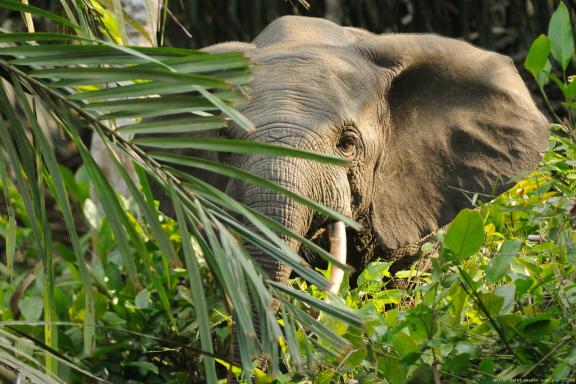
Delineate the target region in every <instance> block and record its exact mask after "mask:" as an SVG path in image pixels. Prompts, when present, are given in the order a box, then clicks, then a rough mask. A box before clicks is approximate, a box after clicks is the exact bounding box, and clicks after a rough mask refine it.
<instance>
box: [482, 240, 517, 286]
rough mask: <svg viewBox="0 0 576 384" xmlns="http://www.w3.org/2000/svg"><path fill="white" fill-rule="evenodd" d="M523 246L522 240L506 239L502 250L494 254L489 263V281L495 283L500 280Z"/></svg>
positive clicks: (487, 269)
mask: <svg viewBox="0 0 576 384" xmlns="http://www.w3.org/2000/svg"><path fill="white" fill-rule="evenodd" d="M521 247H522V241H520V240H515V239H512V240H506V241H505V242H504V243H503V244H502V246H501V247H500V250H499V251H498V253H497V254H496V256H494V257H493V258H492V259H491V260H490V262H489V263H488V267H487V268H486V278H487V280H488V282H490V283H495V282H497V281H498V280H500V279H501V278H502V277H503V276H504V275H505V274H506V272H508V268H509V266H510V263H511V262H512V259H513V258H514V256H516V254H517V253H518V251H519V250H520V248H521Z"/></svg>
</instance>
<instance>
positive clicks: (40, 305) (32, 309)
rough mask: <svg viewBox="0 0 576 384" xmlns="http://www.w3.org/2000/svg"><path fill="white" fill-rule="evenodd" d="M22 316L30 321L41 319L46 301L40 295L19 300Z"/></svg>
mask: <svg viewBox="0 0 576 384" xmlns="http://www.w3.org/2000/svg"><path fill="white" fill-rule="evenodd" d="M18 308H20V311H21V312H22V316H24V318H25V319H26V320H28V321H37V320H40V317H41V316H42V311H43V310H44V301H43V300H42V298H40V297H38V296H32V297H25V298H23V299H22V300H20V301H19V302H18Z"/></svg>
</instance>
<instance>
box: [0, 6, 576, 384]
mask: <svg viewBox="0 0 576 384" xmlns="http://www.w3.org/2000/svg"><path fill="white" fill-rule="evenodd" d="M2 4H9V6H11V7H13V8H14V9H19V10H20V9H22V10H26V11H29V12H32V13H33V12H37V13H38V14H41V13H39V11H37V10H36V9H35V8H33V7H26V6H24V5H22V4H20V3H14V2H11V1H10V0H3V1H2ZM74 4H75V5H74V6H75V7H76V6H79V5H78V3H74ZM104 11H106V10H104ZM104 11H102V12H104ZM75 12H78V10H77V9H76V10H75ZM103 14H104V13H103ZM105 14H106V15H107V17H108V18H110V17H112V16H111V13H110V11H109V10H108V13H105ZM53 16H54V17H53ZM53 16H50V17H51V18H52V20H55V21H58V19H57V16H56V15H53ZM77 16H79V17H78V20H79V21H78V23H76V22H75V23H71V24H72V27H74V26H75V25H76V24H81V26H80V28H79V29H76V30H75V33H77V34H78V35H79V36H77V35H74V34H72V35H63V34H54V33H49V34H43V33H37V34H27V33H26V34H23V33H14V34H2V35H0V41H1V42H3V43H9V44H7V45H6V46H3V47H2V48H1V50H0V66H1V68H2V69H3V71H2V73H1V76H2V77H3V78H4V80H5V81H6V82H9V83H11V84H12V85H13V87H14V89H15V91H14V92H15V97H13V96H9V95H8V91H7V89H5V87H4V86H3V87H2V88H1V90H2V91H1V92H0V109H1V110H2V113H3V116H5V117H6V119H5V120H1V121H0V148H1V149H2V161H3V163H2V165H3V166H2V167H0V181H1V185H2V191H3V194H4V197H5V200H6V202H7V211H6V212H5V213H3V214H2V215H0V233H1V234H2V236H3V237H4V238H5V239H6V245H5V247H6V263H5V264H2V263H0V275H1V276H3V277H6V279H0V368H1V367H5V366H8V367H9V368H11V369H12V370H13V371H14V372H20V373H22V374H24V375H26V376H27V377H37V378H38V382H59V381H58V380H62V381H64V382H67V383H81V382H87V381H95V382H98V381H100V382H101V381H103V380H106V381H108V382H114V383H116V382H122V383H181V382H203V381H208V382H215V381H216V374H217V371H218V370H219V371H220V373H221V375H220V376H223V375H224V374H226V370H228V369H229V370H230V374H236V375H240V374H242V370H240V369H239V368H237V367H231V366H230V365H229V364H228V363H227V362H226V359H227V353H228V351H229V350H230V342H231V340H232V337H231V335H232V333H233V331H234V330H235V331H240V336H239V337H240V340H241V344H240V350H241V351H240V353H241V355H242V356H244V357H246V356H248V358H244V359H243V368H244V372H245V373H248V372H250V371H251V368H252V366H251V365H250V361H249V360H250V359H249V358H250V355H251V354H253V353H255V351H260V350H264V351H265V352H266V353H267V354H268V355H270V356H271V367H270V368H271V370H272V372H273V373H274V374H275V375H277V379H276V380H275V381H274V382H276V383H291V382H294V383H300V382H302V383H309V382H313V383H338V382H341V383H348V382H351V381H352V380H357V381H358V382H360V383H383V382H384V383H404V382H414V383H428V382H434V381H435V380H440V381H441V382H443V383H460V382H479V383H490V382H494V381H496V380H498V381H506V380H512V379H520V378H527V379H532V378H535V379H539V380H542V381H544V380H562V379H567V378H571V377H573V376H574V375H575V374H576V368H575V364H576V344H575V343H574V337H573V335H574V334H575V323H576V315H575V311H574V308H575V307H576V284H575V283H574V277H575V276H576V245H575V244H574V241H575V239H576V233H575V230H574V227H575V224H576V223H575V212H576V208H575V204H574V201H575V200H576V196H575V193H574V191H575V187H576V168H575V164H576V144H575V142H574V139H573V138H574V135H573V132H574V130H573V127H572V125H570V123H569V121H570V119H568V120H567V121H563V124H559V125H557V126H556V128H555V129H556V130H555V134H554V135H553V136H552V137H551V139H550V146H549V150H548V151H547V152H546V154H545V157H544V160H543V161H542V164H541V165H540V167H539V169H538V170H537V171H536V172H534V173H532V174H530V175H528V176H527V177H526V178H525V179H524V180H522V181H520V182H519V183H518V184H517V185H516V186H515V187H514V188H512V189H510V190H509V191H508V192H506V193H505V194H503V195H501V196H499V197H498V198H497V199H495V200H494V201H493V202H491V203H489V204H485V205H482V206H480V207H478V208H477V209H476V210H464V211H462V212H461V213H460V214H459V215H458V216H457V217H456V219H455V220H454V222H453V223H452V224H451V226H450V227H449V228H448V230H447V231H446V232H443V231H440V232H439V233H438V234H437V237H438V238H439V239H440V242H441V245H442V250H441V251H440V252H439V254H438V255H436V256H433V257H432V258H431V265H432V266H431V269H430V270H429V271H427V272H422V271H420V270H419V269H418V266H417V265H415V266H414V267H413V268H412V269H411V270H409V271H399V272H396V273H392V272H391V271H390V267H391V262H389V261H385V260H384V261H376V262H374V263H371V264H370V265H369V266H368V267H367V268H366V269H365V270H364V271H363V272H362V273H361V274H360V275H359V277H358V279H357V285H356V286H355V287H350V285H349V284H344V286H343V287H342V289H341V291H340V296H331V297H330V298H329V300H330V301H329V302H326V301H324V299H325V298H326V297H325V296H326V295H325V293H324V292H323V290H322V289H323V288H325V283H326V280H325V278H323V277H322V276H320V275H319V274H318V273H316V272H315V271H313V270H311V269H310V268H307V267H305V266H303V265H302V264H301V263H300V259H299V258H298V255H296V254H294V253H293V252H292V253H291V252H290V251H289V250H287V249H286V248H285V247H284V248H283V243H282V242H281V241H280V240H279V239H278V238H277V237H275V236H274V235H273V233H272V231H275V232H278V233H285V232H283V231H286V230H285V229H283V228H281V227H279V225H278V224H277V223H272V222H270V221H266V219H265V218H261V217H259V216H257V215H256V214H255V213H253V212H250V211H248V210H247V209H246V208H245V207H243V206H241V205H240V204H238V203H236V202H234V201H233V200H231V199H230V198H229V197H227V196H226V195H224V194H222V193H221V192H220V191H218V190H216V189H214V188H212V187H211V186H209V185H205V184H203V183H202V182H201V181H199V180H196V179H194V178H190V177H186V175H184V174H182V173H181V172H180V173H179V172H177V170H176V169H173V168H171V166H168V165H166V166H159V164H158V163H157V160H164V161H167V162H169V163H170V164H174V165H182V164H186V165H191V166H195V167H198V168H201V169H209V170H211V171H213V172H219V173H221V174H224V175H227V176H229V177H238V178H241V179H243V180H245V181H247V182H253V183H261V184H262V183H263V184H262V185H264V184H266V181H264V180H260V179H258V178H255V177H253V176H251V175H247V174H243V173H242V172H241V171H240V170H237V169H231V168H229V167H225V166H223V165H221V164H217V163H208V162H206V161H202V160H200V159H195V158H192V157H189V156H181V155H179V154H175V153H174V152H175V151H176V150H177V149H178V147H179V146H182V142H179V141H176V140H173V139H171V138H161V137H148V138H142V139H139V140H138V141H135V140H125V139H123V138H122V136H119V135H117V133H118V132H119V131H120V132H125V133H138V134H140V135H142V134H158V133H162V132H167V133H170V134H174V133H186V132H195V131H198V130H202V129H218V128H220V127H221V126H222V125H223V124H224V119H223V118H219V117H214V116H196V117H194V118H186V119H182V118H181V117H178V116H175V114H177V113H182V112H192V113H198V112H206V111H208V112H210V111H222V112H223V113H224V114H225V115H227V118H229V119H232V120H234V121H236V123H237V124H238V125H239V126H244V127H245V128H247V129H249V128H250V123H249V122H247V121H245V120H243V117H242V116H241V115H239V114H238V113H237V111H236V110H235V109H234V105H237V103H238V102H241V99H242V98H241V96H240V95H238V94H236V93H234V92H231V91H230V89H234V87H235V86H237V85H239V84H242V83H243V82H244V81H246V79H247V77H248V71H247V69H248V64H247V63H246V62H245V60H244V59H243V58H242V57H241V56H240V55H235V54H220V55H205V54H200V53H198V52H195V51H188V50H179V49H171V48H147V49H142V48H137V47H125V46H119V45H115V44H111V43H109V42H102V41H99V40H98V39H94V38H93V35H97V33H89V32H90V30H89V25H90V23H87V22H86V20H85V17H84V16H87V15H84V14H82V12H80V13H77ZM108 21H109V22H111V21H110V19H108ZM569 21H570V20H569V13H568V11H567V9H566V7H565V6H564V5H563V4H561V5H560V6H559V8H558V10H557V11H556V13H555V14H554V16H553V18H552V21H551V23H550V29H549V33H548V36H545V35H542V36H540V37H539V38H538V39H537V40H536V41H535V42H534V44H533V45H532V47H531V49H530V52H529V54H528V57H527V59H526V62H525V65H526V68H527V69H528V70H529V71H530V73H532V75H533V76H534V77H535V79H536V81H537V82H538V84H539V85H540V88H543V87H544V85H546V84H547V83H548V82H549V80H552V82H553V83H554V84H555V85H557V86H558V87H559V88H560V90H561V91H562V93H563V95H564V96H565V99H566V103H565V104H564V107H565V108H566V113H567V115H568V116H569V117H571V113H572V109H573V108H574V107H576V103H574V98H575V97H576V82H572V81H571V79H570V77H567V76H566V75H565V72H566V71H567V70H568V68H571V67H570V63H571V61H572V59H573V54H574V42H573V40H572V30H571V27H570V22H569ZM69 24H70V23H69ZM112 24H114V23H112ZM121 24H122V23H118V20H117V21H116V22H115V26H114V28H116V29H115V31H116V32H114V33H115V34H116V36H115V38H113V40H114V41H117V42H120V41H122V38H121V36H120V35H121V34H122V33H121V32H120V30H121V29H122V28H121V27H120V25H121ZM92 32H95V31H92ZM114 33H111V35H112V36H113V37H114ZM109 35H110V33H109ZM28 41H36V42H37V43H38V45H36V44H34V45H31V44H28V43H27V42H28ZM45 41H46V42H51V43H52V44H44V43H43V42H45ZM71 41H73V42H74V44H73V45H72V44H69V42H71ZM557 69H559V70H560V71H557ZM557 73H561V75H557ZM108 83H110V84H108ZM108 85H114V86H110V87H108ZM24 92H30V93H31V94H32V95H33V97H34V98H35V99H36V100H37V101H39V102H40V105H42V106H44V107H45V109H47V110H50V111H51V112H52V116H53V119H54V120H55V121H57V122H58V124H60V126H61V127H62V128H63V132H64V134H66V135H68V137H70V139H71V140H72V141H73V142H74V143H75V145H76V146H77V147H78V148H79V151H80V154H81V156H82V158H83V165H82V166H81V167H80V168H79V169H78V170H76V171H74V172H72V171H71V170H70V169H67V168H65V167H62V166H60V165H59V164H58V162H57V160H56V159H55V157H54V153H53V151H52V149H51V148H50V146H49V145H48V143H47V141H46V140H45V139H46V138H45V137H44V136H43V134H42V131H41V130H40V129H38V126H37V124H36V121H37V119H36V113H37V110H36V108H37V107H36V105H35V104H34V105H31V104H30V103H29V96H27V95H24ZM190 93H192V96H189V95H184V94H190ZM152 96H154V97H152ZM156 96H158V97H156ZM140 97H142V99H135V98H140ZM8 99H14V100H16V101H15V104H16V106H13V104H12V103H10V102H8ZM158 111H160V112H159V113H161V115H160V116H156V117H157V118H160V119H161V122H162V125H159V123H158V122H157V121H142V120H136V121H135V122H133V124H131V125H128V126H123V127H121V128H120V129H118V130H115V131H114V130H111V129H109V127H110V126H109V125H106V124H112V125H111V126H113V124H114V122H115V121H116V119H117V118H120V117H137V118H140V117H143V116H151V115H156V114H158ZM101 121H104V122H106V124H102V123H101ZM8 124H9V125H8ZM83 125H87V126H89V127H90V128H91V129H93V130H94V131H95V132H96V134H99V135H100V136H101V137H102V138H103V140H104V141H105V143H108V144H111V143H115V145H116V146H117V147H119V148H120V150H121V151H122V152H123V153H124V154H126V155H128V156H129V157H130V158H131V159H133V160H135V164H136V174H137V176H138V184H136V183H135V182H132V181H131V179H130V178H129V177H127V174H126V172H124V171H123V169H122V167H121V164H119V162H118V161H116V162H115V164H116V166H117V168H118V169H119V171H120V173H121V175H122V176H123V177H124V179H125V180H126V181H127V183H128V187H129V188H130V189H131V190H132V192H133V194H132V195H133V197H132V198H130V199H124V198H121V197H119V196H118V195H117V194H116V193H115V191H114V190H113V189H112V188H111V186H110V185H109V184H108V183H107V180H106V179H105V177H104V176H103V174H102V173H101V172H100V170H99V168H98V166H97V165H96V164H95V162H94V160H93V159H92V158H91V156H90V153H89V152H88V151H87V149H86V148H85V146H84V145H83V143H82V140H81V137H80V135H79V132H78V130H77V127H80V126H83ZM8 127H9V128H8ZM159 127H162V132H159ZM24 132H26V134H24ZM138 143H140V144H148V145H154V146H155V147H156V148H159V149H161V150H162V152H161V153H155V154H154V155H153V156H148V155H146V153H144V152H143V151H141V150H140V149H139V147H138ZM185 144H186V146H190V145H193V144H194V142H191V141H187V142H186V143H185ZM195 145H197V146H198V147H200V148H210V149H211V150H221V151H230V150H234V151H237V152H241V153H251V151H252V152H254V151H256V152H261V151H266V153H268V154H270V155H291V156H300V157H304V158H310V156H313V155H312V154H310V153H307V152H296V151H291V152H286V150H285V149H278V148H273V147H262V146H256V145H254V144H250V143H241V142H236V143H233V142H228V141H222V140H216V141H214V140H213V141H210V140H207V141H205V142H202V141H196V142H195ZM110 147H111V145H110ZM6 159H8V161H7V160H6ZM314 160H317V161H332V162H334V159H332V158H323V157H321V158H318V157H315V158H314ZM150 181H154V182H157V183H160V184H162V185H164V186H165V192H166V193H167V195H168V196H170V197H171V200H172V202H173V204H174V210H175V216H176V217H175V219H174V220H173V219H170V218H168V217H166V216H164V215H162V214H160V213H159V212H158V210H157V206H156V204H157V203H156V202H154V201H153V198H152V195H151V191H150V188H151V187H150ZM265 186H267V187H270V188H275V189H276V190H278V191H281V192H286V193H289V191H282V190H281V188H280V187H278V186H274V185H271V184H269V183H268V184H266V185H265ZM90 188H94V189H95V190H96V192H97V193H98V195H99V199H100V201H101V205H102V207H101V208H99V206H98V204H96V203H95V202H94V201H92V200H91V199H90V197H89V193H88V191H89V189H90ZM45 195H48V196H52V197H53V200H49V199H46V198H44V196H45ZM295 198H298V197H295ZM46 201H52V202H53V205H55V206H56V207H57V208H58V209H57V211H59V212H60V214H61V215H60V216H58V218H59V219H60V218H62V219H61V220H60V221H64V222H65V226H66V227H67V230H68V234H69V238H68V239H67V240H66V241H61V240H56V239H53V238H52V237H53V236H52V233H51V232H50V230H49V229H50V225H49V224H50V221H49V220H48V215H49V208H50V207H47V206H46ZM302 203H306V204H309V205H310V206H314V207H315V208H317V209H319V210H324V212H325V213H326V214H327V215H329V216H332V217H335V218H341V217H339V216H338V214H337V213H336V212H332V211H330V210H328V209H326V208H325V207H318V206H317V205H315V203H314V202H312V201H307V200H306V199H302ZM78 207H80V208H81V215H80V216H81V219H82V220H85V221H86V222H87V223H88V224H89V225H90V232H91V233H82V232H81V231H79V230H78V228H77V227H78V223H77V221H78V220H77V216H78V212H76V209H78ZM229 212H234V213H236V214H241V215H245V216H246V218H247V219H248V220H250V221H251V222H252V223H253V225H254V226H255V227H256V228H257V229H258V231H259V232H261V233H263V234H264V235H263V236H259V235H256V234H255V233H253V232H251V231H248V230H246V228H245V226H244V225H241V224H240V223H238V222H237V221H235V219H234V218H233V217H232V216H231V215H230V214H229ZM82 220H81V221H82ZM350 224H353V223H350ZM78 232H80V233H79V234H78ZM244 241H253V242H254V243H256V244H259V245H260V246H262V247H263V248H265V249H267V250H268V251H269V252H270V253H271V254H272V256H273V257H276V258H278V259H279V260H281V261H283V262H285V263H289V264H291V265H292V266H293V267H294V268H296V269H297V270H298V272H299V274H300V275H301V276H302V278H298V279H295V280H293V281H292V287H286V286H283V285H279V284H275V283H274V282H269V281H267V280H265V279H263V278H262V275H261V271H260V270H259V269H258V268H257V266H255V265H254V264H253V263H252V262H251V260H250V259H249V257H247V255H246V253H245V252H243V251H242V250H241V243H242V242H244ZM422 248H423V251H426V252H424V253H427V251H428V250H430V249H432V248H433V245H432V244H425V245H424V246H423V247H422ZM319 256H320V257H324V258H325V259H327V260H330V256H329V255H327V254H326V253H325V252H324V253H322V251H321V250H319ZM422 262H423V263H424V262H425V260H422ZM399 286H407V287H408V289H399V288H398V287H399ZM248 292H251V294H252V296H251V297H253V298H255V300H256V303H252V304H255V310H256V311H257V313H258V315H259V317H260V318H259V321H260V323H261V324H265V326H264V327H263V328H264V330H265V331H264V333H263V344H264V345H262V346H259V345H258V346H257V345H256V343H255V342H254V339H253V338H252V336H253V334H254V319H253V312H252V310H251V305H250V304H251V303H250V300H249V295H248ZM272 294H274V295H275V296H276V297H278V299H279V301H280V303H281V309H280V311H279V314H278V317H279V320H276V317H275V316H274V313H273V312H272V311H270V310H269V308H270V307H271V298H272ZM294 299H296V300H294ZM319 311H321V313H320V314H319ZM318 314H319V315H318ZM316 317H318V318H316ZM276 346H278V347H279V351H278V349H277V348H276ZM259 348H260V349H259ZM15 357H17V359H16V358H15ZM42 357H45V361H44V362H42V361H40V358H42ZM281 363H282V367H281ZM41 370H45V371H46V372H47V373H46V374H42V372H40V371H41ZM281 371H282V372H284V373H281ZM254 372H255V375H256V377H257V381H258V382H262V383H269V382H273V381H272V379H271V378H269V377H267V376H266V375H264V374H263V373H261V372H259V371H258V370H255V371H254ZM42 376H45V377H42ZM247 376H248V374H245V377H247ZM55 377H58V378H59V379H56V378H55ZM41 380H43V381H41Z"/></svg>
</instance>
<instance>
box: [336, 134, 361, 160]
mask: <svg viewBox="0 0 576 384" xmlns="http://www.w3.org/2000/svg"><path fill="white" fill-rule="evenodd" d="M358 141H359V139H358V136H357V135H356V133H355V132H353V131H344V132H343V133H342V136H340V140H339V141H338V145H337V147H338V149H339V150H340V151H341V152H342V154H343V155H344V156H346V157H352V156H354V155H355V154H356V151H357V150H358Z"/></svg>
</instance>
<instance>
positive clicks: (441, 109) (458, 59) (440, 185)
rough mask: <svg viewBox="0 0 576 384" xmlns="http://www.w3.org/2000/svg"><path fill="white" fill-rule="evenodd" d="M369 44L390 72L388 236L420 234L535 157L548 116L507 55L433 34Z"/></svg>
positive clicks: (506, 182) (381, 225) (381, 188)
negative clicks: (539, 106) (538, 106)
mask: <svg viewBox="0 0 576 384" xmlns="http://www.w3.org/2000/svg"><path fill="white" fill-rule="evenodd" d="M362 45H363V49H361V51H363V52H369V54H368V55H367V56H368V57H370V59H371V60H373V61H374V62H375V63H376V64H377V65H378V66H379V67H381V68H382V70H383V71H386V72H387V73H388V77H389V78H391V85H390V88H389V92H388V95H387V99H386V100H387V102H388V108H389V114H390V132H389V135H388V136H389V137H390V139H389V141H388V143H387V145H386V149H385V154H384V157H383V159H382V161H381V162H380V165H379V167H380V168H379V169H378V170H377V183H376V185H377V189H376V192H375V196H374V203H373V210H372V221H373V225H374V227H375V229H376V231H377V232H378V233H379V235H380V238H381V241H382V245H384V246H385V247H387V248H397V247H399V246H401V245H403V244H406V243H412V242H415V241H417V240H418V239H420V238H422V237H423V236H425V235H426V234H428V233H430V232H432V231H434V230H435V229H437V228H438V227H439V226H443V225H445V224H447V223H448V222H450V221H451V220H452V219H453V218H454V216H455V215H456V214H457V213H458V211H459V210H460V209H462V208H464V207H468V206H470V196H472V195H473V194H474V193H478V194H479V197H480V198H481V199H484V200H490V199H492V198H493V197H495V196H496V195H497V194H499V193H500V192H502V191H503V190H505V189H506V188H509V187H510V186H511V181H510V180H511V178H513V177H515V176H517V175H519V174H523V173H526V172H528V171H530V170H533V169H535V168H536V167H537V166H538V163H539V161H540V159H541V157H542V152H543V151H544V150H545V149H546V142H547V137H548V135H549V124H548V122H547V121H546V119H545V117H544V116H543V115H542V113H540V112H539V111H538V109H537V108H536V106H535V105H534V102H533V101H532V98H531V97H530V94H529V92H528V90H527V89H526V86H525V85H524V83H523V82H522V80H521V78H520V76H519V75H518V72H517V71H516V68H515V67H514V65H513V63H512V60H510V59H509V58H508V57H505V56H502V55H499V54H496V53H492V52H488V51H485V50H481V49H479V48H476V47H473V46H472V45H470V44H467V43H464V42H461V41H458V40H454V39H448V38H443V37H439V36H435V35H383V36H377V37H373V38H372V39H365V40H363V41H362Z"/></svg>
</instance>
